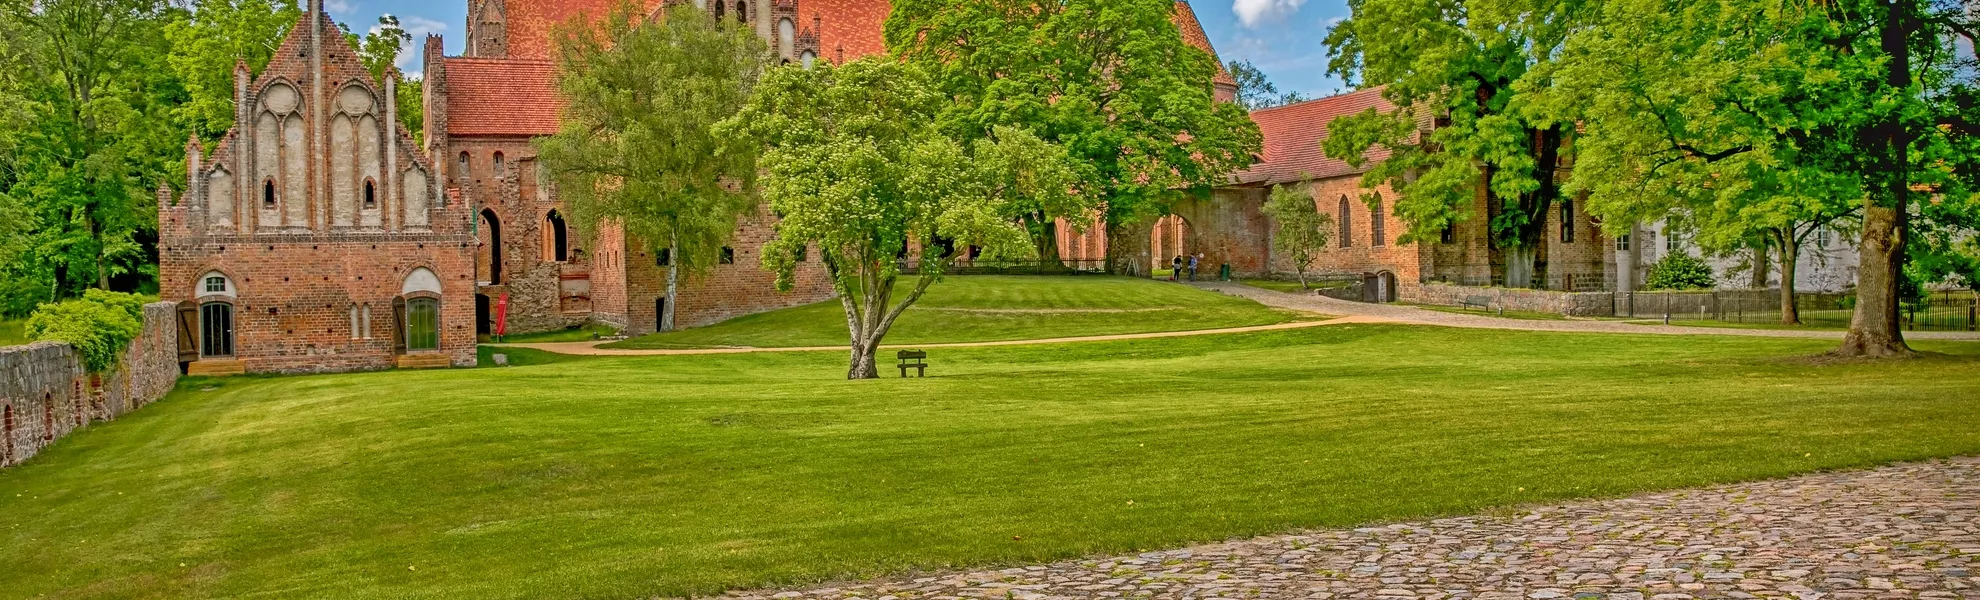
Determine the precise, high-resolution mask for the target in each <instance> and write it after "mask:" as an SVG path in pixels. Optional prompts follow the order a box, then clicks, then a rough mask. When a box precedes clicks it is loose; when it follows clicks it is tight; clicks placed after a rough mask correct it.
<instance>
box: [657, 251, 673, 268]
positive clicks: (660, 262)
mask: <svg viewBox="0 0 1980 600" xmlns="http://www.w3.org/2000/svg"><path fill="white" fill-rule="evenodd" d="M673 263H674V251H673V249H672V248H661V249H659V250H655V251H654V252H653V265H654V266H657V267H664V266H667V265H671V264H673Z"/></svg>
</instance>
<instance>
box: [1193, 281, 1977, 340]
mask: <svg viewBox="0 0 1980 600" xmlns="http://www.w3.org/2000/svg"><path fill="white" fill-rule="evenodd" d="M1190 285H1194V286H1196V287H1199V288H1203V289H1206V290H1212V291H1216V292H1221V293H1224V294H1228V295H1231V296H1237V297H1240V298H1246V299H1250V300H1252V301H1255V302H1257V303H1259V304H1263V305H1266V306H1271V307H1275V308H1284V309H1289V310H1301V311H1307V312H1316V313H1321V314H1328V315H1344V316H1360V317H1368V318H1377V319H1386V320H1391V321H1399V322H1407V323H1419V324H1424V325H1443V326H1447V327H1470V328H1477V329H1519V330H1526V331H1565V332H1577V333H1635V334H1644V333H1648V334H1667V335H1673V334H1674V335H1739V336H1751V337H1783V338H1822V339H1837V340H1840V339H1842V337H1843V332H1842V331H1841V330H1813V331H1808V330H1794V329H1737V328H1730V327H1684V326H1670V325H1642V324H1635V323H1625V322H1621V321H1607V320H1593V319H1576V320H1563V321H1540V320H1530V319H1506V318H1500V317H1494V316H1490V315H1486V314H1476V315H1467V314H1457V313H1447V312H1442V311H1435V310H1424V309H1421V308H1417V307H1414V306H1407V305H1399V304H1367V303H1362V302H1352V301H1348V300H1340V299H1337V298H1328V297H1326V296H1318V295H1311V294H1288V293H1285V292H1278V291H1273V290H1268V289H1263V288H1255V287H1251V286H1248V285H1243V284H1239V283H1229V282H1220V281H1209V282H1195V283H1191V284H1190ZM1904 337H1905V339H1915V340H1961V341H1980V333H1971V332H1964V331H1906V332H1904Z"/></svg>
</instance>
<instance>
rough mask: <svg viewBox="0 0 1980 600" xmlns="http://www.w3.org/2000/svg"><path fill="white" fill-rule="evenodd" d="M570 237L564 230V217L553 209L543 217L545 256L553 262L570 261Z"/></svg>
mask: <svg viewBox="0 0 1980 600" xmlns="http://www.w3.org/2000/svg"><path fill="white" fill-rule="evenodd" d="M568 235H569V233H568V232H567V231H566V230H565V228H564V216H563V215H560V214H557V210H556V209H551V210H550V212H549V214H546V215H544V216H543V255H544V256H547V257H549V258H550V260H551V261H553V262H565V261H568V260H570V258H571V257H570V249H569V248H568V237H567V236H568Z"/></svg>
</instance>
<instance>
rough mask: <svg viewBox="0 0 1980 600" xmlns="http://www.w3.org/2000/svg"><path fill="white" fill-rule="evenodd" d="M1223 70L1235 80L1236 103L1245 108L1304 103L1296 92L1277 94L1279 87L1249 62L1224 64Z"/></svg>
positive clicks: (1237, 61)
mask: <svg viewBox="0 0 1980 600" xmlns="http://www.w3.org/2000/svg"><path fill="white" fill-rule="evenodd" d="M1224 68H1225V70H1228V71H1230V73H1231V78H1232V79H1236V80H1237V86H1238V91H1237V101H1238V104H1242V105H1244V107H1245V108H1248V109H1251V110H1258V109H1261V108H1271V107H1274V106H1285V105H1287V104H1292V103H1294V102H1305V101H1306V96H1304V95H1301V94H1300V93H1299V92H1297V91H1287V92H1285V93H1283V94H1282V93H1279V86H1278V85H1276V84H1273V83H1272V79H1271V78H1270V77H1266V76H1265V72H1264V71H1261V70H1259V69H1258V67H1257V66H1256V65H1253V64H1251V61H1248V60H1233V61H1230V62H1227V63H1224Z"/></svg>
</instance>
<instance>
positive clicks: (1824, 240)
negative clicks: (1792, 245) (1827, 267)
mask: <svg viewBox="0 0 1980 600" xmlns="http://www.w3.org/2000/svg"><path fill="white" fill-rule="evenodd" d="M1815 247H1816V248H1827V247H1829V228H1828V226H1821V227H1816V228H1815Z"/></svg>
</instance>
